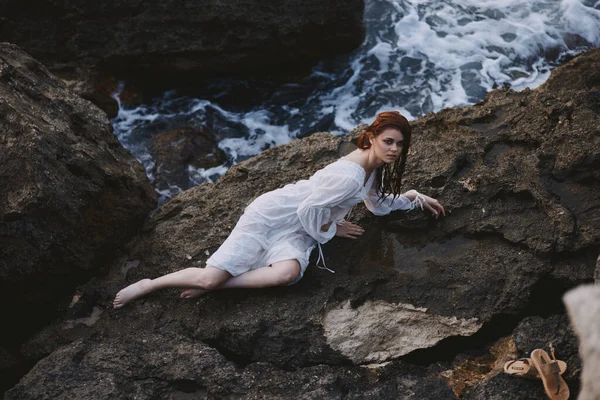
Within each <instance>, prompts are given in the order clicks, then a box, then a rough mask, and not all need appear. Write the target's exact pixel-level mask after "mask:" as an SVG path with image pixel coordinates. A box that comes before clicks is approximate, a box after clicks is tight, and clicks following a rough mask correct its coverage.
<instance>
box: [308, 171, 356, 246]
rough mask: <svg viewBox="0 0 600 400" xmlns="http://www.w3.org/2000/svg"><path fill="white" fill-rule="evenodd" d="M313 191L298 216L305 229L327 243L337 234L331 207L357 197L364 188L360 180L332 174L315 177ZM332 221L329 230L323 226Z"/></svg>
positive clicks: (317, 239) (320, 241)
mask: <svg viewBox="0 0 600 400" xmlns="http://www.w3.org/2000/svg"><path fill="white" fill-rule="evenodd" d="M314 183H315V184H314V186H313V192H312V193H311V195H310V196H309V197H307V198H306V199H305V200H304V201H303V202H302V203H300V206H298V211H297V214H298V217H299V218H300V223H301V224H302V227H303V228H304V230H305V231H306V232H307V233H308V234H309V235H310V236H312V237H313V238H314V239H315V240H316V241H317V242H319V243H325V242H327V241H329V240H331V238H333V237H334V236H335V233H336V231H337V228H336V224H335V222H333V221H331V208H332V207H334V206H336V205H338V204H340V203H341V202H343V201H344V200H347V199H349V198H352V197H356V196H357V193H358V192H359V191H360V190H361V189H362V188H361V187H360V184H359V182H357V181H356V179H353V178H351V177H348V176H344V175H340V174H332V175H326V176H321V177H319V178H318V179H315V182H314ZM330 222H331V225H330V226H329V229H328V230H327V231H322V230H321V227H322V226H323V225H326V224H328V223H330Z"/></svg>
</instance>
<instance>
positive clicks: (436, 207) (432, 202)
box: [421, 193, 446, 218]
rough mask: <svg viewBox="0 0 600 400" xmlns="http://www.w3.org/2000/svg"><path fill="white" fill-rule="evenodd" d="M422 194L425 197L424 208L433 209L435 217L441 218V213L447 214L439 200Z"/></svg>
mask: <svg viewBox="0 0 600 400" xmlns="http://www.w3.org/2000/svg"><path fill="white" fill-rule="evenodd" d="M421 196H422V197H423V208H425V209H427V210H429V211H431V213H432V214H433V216H434V217H435V218H439V217H440V215H443V216H444V217H445V216H446V210H444V207H442V205H441V204H440V202H439V201H437V200H436V199H434V198H433V197H429V196H427V195H424V194H422V193H421Z"/></svg>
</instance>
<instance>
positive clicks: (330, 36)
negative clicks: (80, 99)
mask: <svg viewBox="0 0 600 400" xmlns="http://www.w3.org/2000/svg"><path fill="white" fill-rule="evenodd" d="M363 8H364V2H363V1H361V0H352V1H340V0H336V1H327V2H323V1H316V0H308V1H302V2H300V1H298V0H286V1H283V2H264V1H256V0H244V1H231V0H230V1H219V2H214V1H197V2H187V3H181V2H169V1H166V2H165V1H161V2H158V1H155V2H147V1H145V2H141V1H134V2H123V1H120V0H111V1H106V2H102V3H97V4H88V3H86V4H83V3H82V4H80V3H78V2H71V3H64V2H63V3H56V2H53V1H41V2H38V3H36V7H35V9H34V10H33V11H32V9H31V7H26V6H24V5H22V6H19V5H15V4H14V3H3V5H1V6H0V15H2V25H0V40H2V41H7V42H11V43H15V44H17V45H19V46H21V47H22V48H23V49H25V50H26V51H28V52H29V53H30V54H32V55H33V56H34V57H36V58H37V59H39V60H40V61H42V62H43V63H44V64H46V65H48V66H49V67H50V69H51V70H53V71H55V72H57V73H59V72H60V74H61V75H63V74H64V75H69V74H73V73H77V70H78V69H85V68H88V67H90V68H91V69H92V70H96V71H101V72H103V73H106V74H108V75H110V76H116V77H117V78H123V77H127V78H129V79H132V80H138V81H143V82H144V84H145V85H148V86H162V87H172V86H174V85H175V84H179V85H184V86H185V87H189V86H190V84H192V83H193V81H201V80H203V79H205V78H206V76H207V75H208V74H212V75H215V74H216V75H223V74H238V75H248V74H256V73H261V72H265V71H266V70H269V71H271V72H277V71H279V72H280V71H282V70H288V69H290V68H292V67H298V66H299V65H302V64H307V63H309V64H310V63H312V62H314V60H316V59H319V58H323V57H329V56H331V55H334V54H339V53H341V52H346V51H349V50H351V49H353V48H355V47H357V46H358V45H360V43H361V42H362V40H363V38H364V32H365V28H364V24H363V21H362V16H363ZM284 66H285V67H284Z"/></svg>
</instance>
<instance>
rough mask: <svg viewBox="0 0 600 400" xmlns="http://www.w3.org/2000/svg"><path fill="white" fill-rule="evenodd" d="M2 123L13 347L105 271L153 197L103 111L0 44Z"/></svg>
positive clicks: (1, 225) (0, 244) (5, 302)
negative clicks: (79, 287) (85, 283)
mask: <svg viewBox="0 0 600 400" xmlns="http://www.w3.org/2000/svg"><path fill="white" fill-rule="evenodd" d="M0 126H2V137H1V138H0V181H1V182H2V185H1V186H0V305H1V306H0V319H1V320H2V321H3V324H4V326H11V327H12V328H11V329H3V330H2V333H0V340H1V341H2V343H11V344H15V343H16V344H18V343H20V342H21V341H22V340H23V338H24V337H27V336H28V335H29V334H31V333H32V331H33V330H34V329H37V328H39V327H40V326H42V325H43V324H44V323H45V322H47V321H49V320H51V319H52V318H53V317H54V316H55V314H56V308H57V305H58V301H59V299H62V298H64V297H65V296H68V295H69V294H71V293H72V291H73V290H74V289H75V287H76V286H77V285H78V284H81V283H83V282H86V281H87V280H89V279H90V277H92V276H93V275H95V274H100V273H102V272H104V271H106V268H107V266H108V265H109V263H110V262H111V261H112V260H113V258H114V257H115V256H116V254H117V251H118V250H119V249H121V248H122V246H123V244H124V243H125V242H126V241H127V240H129V238H131V237H132V236H133V234H134V233H136V231H137V230H138V229H139V227H140V226H141V224H142V222H143V221H144V218H145V217H146V216H147V214H148V213H149V212H150V211H151V210H152V208H153V207H154V206H155V204H156V194H155V193H154V191H153V189H152V187H151V185H150V184H149V182H148V179H147V177H146V175H145V173H144V170H143V168H142V167H141V165H140V164H139V163H138V162H137V160H135V158H134V157H133V156H132V155H131V154H130V153H129V152H128V151H126V150H125V149H123V147H122V146H121V145H120V144H119V142H118V141H117V139H116V138H115V136H114V135H113V133H112V128H111V126H110V124H109V122H108V120H107V118H106V115H105V114H104V113H103V112H102V111H101V110H99V109H98V108H97V107H95V106H94V105H92V104H91V103H90V102H88V101H86V100H83V99H81V98H80V97H78V96H76V95H75V94H73V93H72V92H71V91H69V90H68V89H67V88H66V87H65V85H64V84H63V83H62V82H61V81H59V80H58V79H56V78H55V77H54V76H52V75H51V74H50V73H49V72H48V71H47V70H46V68H44V67H43V66H42V65H41V64H39V63H38V62H37V61H35V60H34V59H33V58H31V57H30V56H29V55H27V54H26V53H24V52H23V51H22V50H20V49H19V48H18V47H16V46H14V45H10V44H6V43H2V44H0ZM24 315H26V316H27V317H26V318H24V317H23V316H24Z"/></svg>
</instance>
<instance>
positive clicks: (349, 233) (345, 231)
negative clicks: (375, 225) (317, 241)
mask: <svg viewBox="0 0 600 400" xmlns="http://www.w3.org/2000/svg"><path fill="white" fill-rule="evenodd" d="M336 229H337V230H336V232H335V236H339V237H344V238H348V239H358V237H359V236H360V235H362V234H363V233H364V232H365V230H364V229H363V228H361V227H360V226H358V225H356V224H353V223H352V222H348V221H344V223H341V224H337V227H336Z"/></svg>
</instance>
